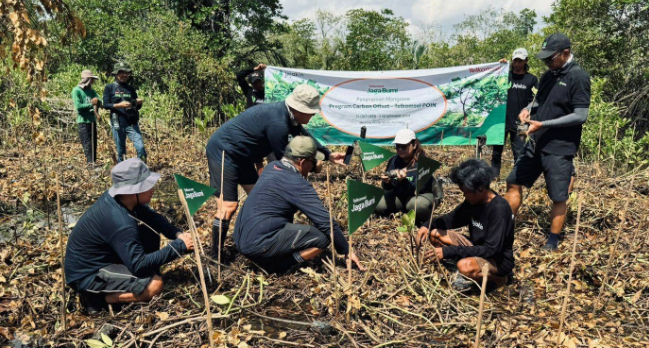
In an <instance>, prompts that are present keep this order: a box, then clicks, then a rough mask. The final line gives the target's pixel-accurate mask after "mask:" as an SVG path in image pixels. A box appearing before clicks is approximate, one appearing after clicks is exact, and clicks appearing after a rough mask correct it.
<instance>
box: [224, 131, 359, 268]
mask: <svg viewBox="0 0 649 348" xmlns="http://www.w3.org/2000/svg"><path fill="white" fill-rule="evenodd" d="M316 146H317V144H316V142H315V141H314V140H313V138H311V137H308V136H296V137H295V138H293V139H292V140H291V141H290V142H289V143H288V145H287V146H286V151H285V152H284V157H283V158H282V159H281V160H280V161H274V162H271V163H269V164H268V165H267V166H266V169H265V170H264V172H263V173H262V174H261V177H260V178H259V181H258V182H257V184H256V185H255V187H254V188H253V189H252V191H251V192H250V195H249V196H248V199H246V202H245V203H244V205H243V208H242V209H241V212H240V213H239V216H238V217H237V222H236V225H235V230H234V236H233V238H234V243H235V245H236V246H237V249H238V250H239V252H241V253H242V254H243V255H245V256H246V257H248V258H249V259H251V260H252V261H254V262H255V263H257V265H259V266H260V267H262V268H264V269H265V270H267V271H268V272H272V273H284V272H286V271H288V270H289V269H290V268H291V267H292V266H294V265H297V264H299V263H301V262H303V261H305V260H309V259H312V258H314V257H316V256H318V255H319V254H321V253H322V252H323V251H325V250H326V249H327V247H328V246H329V245H330V243H331V241H330V240H329V235H330V224H329V212H327V210H326V209H325V208H324V207H323V204H322V201H321V200H320V198H319V197H318V194H317V193H316V191H315V189H314V188H313V186H311V184H310V183H309V182H308V181H306V177H307V175H308V174H309V172H312V171H313V170H314V168H315V166H316V163H317V161H322V160H324V154H323V153H321V152H318V151H317V148H316ZM298 210H300V211H301V212H302V213H304V214H305V215H306V216H307V217H308V218H309V219H310V220H311V221H312V222H313V224H314V226H310V225H297V224H293V216H294V215H295V213H296V212H297V211H298ZM334 246H335V248H336V252H337V253H339V254H343V255H347V254H348V253H349V245H348V244H347V241H346V240H345V238H344V236H343V233H342V231H341V229H340V227H339V226H338V224H336V223H335V222H334ZM349 257H350V259H351V261H353V262H354V263H355V264H356V265H357V266H358V268H359V269H361V270H364V268H363V266H361V264H360V262H359V260H358V257H357V256H356V255H355V254H354V253H351V254H350V255H349Z"/></svg>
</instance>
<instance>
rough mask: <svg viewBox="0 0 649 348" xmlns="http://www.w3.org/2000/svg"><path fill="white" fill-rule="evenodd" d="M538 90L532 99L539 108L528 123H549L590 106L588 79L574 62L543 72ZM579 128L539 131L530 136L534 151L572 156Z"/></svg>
mask: <svg viewBox="0 0 649 348" xmlns="http://www.w3.org/2000/svg"><path fill="white" fill-rule="evenodd" d="M540 85H541V87H540V88H539V92H538V94H537V96H536V100H537V101H538V103H539V107H538V109H537V111H536V115H533V116H532V119H534V120H537V121H541V122H543V121H546V120H553V119H556V118H559V117H562V116H565V115H569V114H571V113H573V112H574V111H575V109H577V108H588V107H589V106H590V77H589V76H588V74H587V73H586V72H585V71H584V70H583V69H582V68H581V67H580V66H579V65H577V64H576V63H575V62H570V63H568V64H567V65H566V66H565V67H563V68H561V69H559V70H558V71H556V72H553V71H546V72H545V74H543V76H541V83H540ZM581 130H582V125H576V126H569V127H556V128H543V129H541V130H540V131H538V132H536V133H534V134H533V136H532V138H533V139H534V141H535V142H536V151H543V152H544V153H547V154H552V155H561V156H573V155H574V154H575V153H577V150H578V149H579V143H580V142H581Z"/></svg>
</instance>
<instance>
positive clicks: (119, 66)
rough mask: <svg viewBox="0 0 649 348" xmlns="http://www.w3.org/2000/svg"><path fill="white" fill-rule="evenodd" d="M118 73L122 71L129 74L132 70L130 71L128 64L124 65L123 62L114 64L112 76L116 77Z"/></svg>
mask: <svg viewBox="0 0 649 348" xmlns="http://www.w3.org/2000/svg"><path fill="white" fill-rule="evenodd" d="M120 71H124V72H128V73H130V72H131V71H132V70H131V66H130V65H128V64H126V63H124V62H119V63H116V64H115V65H114V66H113V75H117V73H118V72H120Z"/></svg>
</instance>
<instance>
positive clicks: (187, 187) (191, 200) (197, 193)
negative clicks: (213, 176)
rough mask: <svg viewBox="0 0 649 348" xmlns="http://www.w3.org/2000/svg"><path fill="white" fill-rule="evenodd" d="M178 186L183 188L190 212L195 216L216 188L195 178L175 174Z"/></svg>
mask: <svg viewBox="0 0 649 348" xmlns="http://www.w3.org/2000/svg"><path fill="white" fill-rule="evenodd" d="M174 178H175V179H176V183H177V184H178V187H179V188H180V189H181V190H183V193H184V194H185V199H186V200H187V206H188V207H189V213H190V214H191V215H192V216H193V215H194V213H196V211H198V209H200V208H201V207H202V206H203V204H205V202H207V200H208V199H209V198H210V197H212V195H213V194H214V192H216V189H214V188H212V187H209V186H205V185H203V184H201V183H198V182H196V181H194V180H190V179H187V178H186V177H184V176H182V175H178V174H174Z"/></svg>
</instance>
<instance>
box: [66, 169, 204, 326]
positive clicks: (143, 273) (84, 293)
mask: <svg viewBox="0 0 649 348" xmlns="http://www.w3.org/2000/svg"><path fill="white" fill-rule="evenodd" d="M111 177H112V179H113V186H112V187H111V188H110V189H109V190H108V191H106V192H104V193H103V194H102V195H101V196H100V197H99V199H98V200H97V202H95V204H93V205H92V206H91V207H90V209H88V211H86V213H85V214H83V216H82V217H81V219H79V222H77V224H76V226H75V227H74V228H73V229H72V233H70V237H69V239H68V245H67V248H66V255H65V278H66V282H67V284H68V285H69V286H70V287H72V288H73V289H75V290H76V291H78V292H79V293H80V295H81V299H82V303H83V304H84V305H85V307H86V310H87V311H88V313H89V314H96V313H98V312H99V311H100V310H101V309H102V308H105V306H106V303H125V302H136V301H138V302H141V301H145V302H146V301H150V300H151V298H153V296H155V295H158V294H160V292H161V291H162V287H163V281H162V278H161V277H160V272H159V269H160V266H162V265H164V264H166V263H168V262H171V261H173V260H174V259H176V258H177V257H179V256H180V255H182V254H183V253H185V252H187V251H189V250H193V248H194V246H193V245H194V244H193V241H192V238H191V236H190V234H189V233H182V232H181V231H180V230H179V229H178V228H177V227H175V226H173V225H172V224H170V223H169V222H168V221H167V220H166V219H165V218H164V217H162V216H161V215H160V214H158V213H156V212H154V211H153V210H151V209H150V208H149V207H148V206H147V204H148V203H149V202H150V201H151V197H152V196H153V186H154V185H155V183H156V182H157V181H158V179H159V178H160V174H157V173H152V172H150V171H149V169H148V168H147V166H146V165H145V164H144V162H142V161H141V160H140V159H137V158H130V159H128V160H126V161H123V162H121V163H119V164H117V165H116V166H115V167H114V168H113V169H112V170H111ZM158 233H162V234H163V235H164V236H165V237H166V238H167V239H170V240H172V242H171V243H169V244H167V246H166V247H164V248H162V249H160V235H159V234H158Z"/></svg>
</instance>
